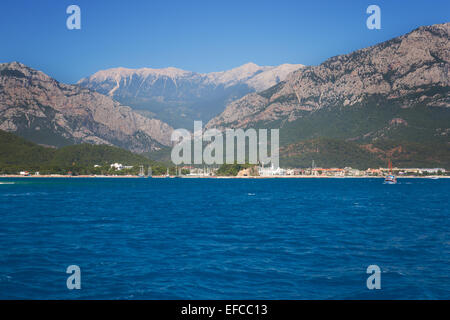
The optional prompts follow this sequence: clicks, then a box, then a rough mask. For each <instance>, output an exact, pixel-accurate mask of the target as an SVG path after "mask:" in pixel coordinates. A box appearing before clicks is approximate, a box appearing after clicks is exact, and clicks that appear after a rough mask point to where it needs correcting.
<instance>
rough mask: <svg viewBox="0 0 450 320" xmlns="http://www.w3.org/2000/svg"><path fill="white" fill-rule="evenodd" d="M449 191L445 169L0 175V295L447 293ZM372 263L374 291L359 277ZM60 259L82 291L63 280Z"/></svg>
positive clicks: (401, 295)
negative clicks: (322, 174)
mask: <svg viewBox="0 0 450 320" xmlns="http://www.w3.org/2000/svg"><path fill="white" fill-rule="evenodd" d="M449 191H450V180H449V179H439V180H430V179H400V180H399V183H398V184H397V185H384V184H383V183H382V179H126V178H124V179H107V178H106V179H101V178H96V179H89V178H87V179H83V178H68V179H65V178H55V179H51V178H30V179H27V178H25V179H0V298H2V299H422V298H423V299H449V298H450V268H449V262H450V223H449V215H450V209H449V206H450V200H449ZM372 264H375V265H378V266H379V267H380V269H381V289H380V290H368V289H367V287H366V280H367V277H368V276H369V274H367V273H366V269H367V267H368V266H369V265H372ZM69 265H78V266H79V267H80V268H81V290H68V289H67V287H66V280H67V277H68V276H69V274H66V268H67V267H68V266H69Z"/></svg>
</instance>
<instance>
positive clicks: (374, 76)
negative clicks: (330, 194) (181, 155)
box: [0, 23, 450, 168]
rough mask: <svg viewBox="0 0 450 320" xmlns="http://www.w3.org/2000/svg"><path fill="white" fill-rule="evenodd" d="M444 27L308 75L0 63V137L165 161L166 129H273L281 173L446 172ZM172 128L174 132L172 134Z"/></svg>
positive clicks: (302, 71) (447, 54) (449, 161)
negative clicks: (74, 73) (69, 71)
mask: <svg viewBox="0 0 450 320" xmlns="http://www.w3.org/2000/svg"><path fill="white" fill-rule="evenodd" d="M449 28H450V23H444V24H437V25H431V26H423V27H419V28H417V29H415V30H413V31H411V32H410V33H408V34H405V35H402V36H400V37H396V38H393V39H391V40H388V41H385V42H382V43H379V44H377V45H374V46H371V47H368V48H364V49H361V50H357V51H354V52H352V53H349V54H345V55H339V56H335V57H332V58H330V59H328V60H326V61H324V62H323V63H322V64H320V65H317V66H302V65H288V64H286V65H281V66H277V67H260V66H257V65H255V64H252V63H249V64H246V65H244V66H241V67H238V68H235V69H232V70H229V71H223V72H214V73H208V74H200V73H195V72H190V71H183V70H180V69H176V68H165V69H149V68H144V69H125V68H116V69H110V70H104V71H99V72H97V73H95V74H94V75H92V76H90V77H88V78H85V79H82V80H80V81H79V82H78V84H76V85H69V84H63V83H60V82H58V81H56V80H55V79H52V78H51V77H49V76H47V75H45V74H44V73H42V72H40V71H37V70H34V69H31V68H29V67H27V66H25V65H23V64H20V63H17V62H12V63H4V64H0V129H1V130H5V131H9V132H14V133H16V134H18V135H20V136H22V137H25V138H27V139H29V140H31V141H34V142H36V143H39V144H44V145H51V146H56V147H60V146H64V145H69V144H79V143H92V144H108V145H115V146H119V147H123V148H126V149H128V150H130V151H133V152H137V153H148V154H162V155H167V154H168V152H167V151H168V150H169V147H170V134H171V132H172V130H173V127H174V126H175V127H184V128H187V129H191V128H192V121H193V120H199V119H200V120H204V121H208V123H207V125H206V128H218V129H221V130H223V129H225V128H244V129H245V128H279V129H280V144H281V150H280V155H281V157H282V159H281V160H282V161H281V163H282V164H283V165H289V166H297V167H306V166H310V165H311V161H312V160H315V161H316V165H318V166H321V165H322V166H327V167H331V166H338V167H343V166H346V165H352V166H354V167H360V168H364V167H367V166H372V167H375V166H381V165H385V164H386V162H387V159H392V161H393V162H394V165H397V166H405V167H406V166H408V167H412V166H436V167H445V168H450V139H449V135H450V127H449V124H450V96H449V90H450V80H449V79H450V78H449V62H450V50H449V48H450V43H449ZM171 125H172V126H171Z"/></svg>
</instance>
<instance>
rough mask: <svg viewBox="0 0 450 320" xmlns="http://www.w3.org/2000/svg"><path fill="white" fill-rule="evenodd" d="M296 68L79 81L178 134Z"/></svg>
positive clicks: (118, 73)
mask: <svg viewBox="0 0 450 320" xmlns="http://www.w3.org/2000/svg"><path fill="white" fill-rule="evenodd" d="M302 67H303V65H299V64H282V65H280V66H275V67H273V66H258V65H256V64H254V63H247V64H244V65H242V66H240V67H237V68H234V69H231V70H227V71H221V72H211V73H196V72H191V71H185V70H181V69H177V68H173V67H170V68H163V69H151V68H141V69H127V68H113V69H108V70H101V71H98V72H96V73H95V74H93V75H92V76H90V77H87V78H84V79H81V80H80V81H78V85H79V86H81V87H85V88H89V89H92V90H95V91H97V92H99V93H102V94H105V95H107V96H109V97H112V98H114V99H115V100H117V101H119V102H121V103H123V104H125V105H128V106H130V107H132V108H133V109H135V110H136V111H138V112H139V113H141V114H143V115H146V116H150V117H156V118H158V119H161V120H162V121H164V122H167V123H168V124H170V125H171V126H173V127H176V128H187V129H189V128H191V127H192V125H193V121H194V120H202V121H204V122H207V121H208V120H210V119H211V118H213V117H214V116H216V115H218V114H219V113H221V112H222V111H223V110H224V108H225V106H226V105H227V104H228V103H229V102H231V101H233V100H236V99H238V98H241V97H242V96H244V95H245V94H247V93H251V92H257V91H262V90H265V89H267V88H270V87H272V86H273V85H275V84H277V83H279V82H280V81H282V80H284V79H286V77H287V75H288V74H289V73H291V72H293V71H295V70H298V69H300V68H302Z"/></svg>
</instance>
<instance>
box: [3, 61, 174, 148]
mask: <svg viewBox="0 0 450 320" xmlns="http://www.w3.org/2000/svg"><path fill="white" fill-rule="evenodd" d="M0 129H2V130H5V131H10V132H15V133H17V134H19V135H22V136H24V137H26V138H28V139H30V140H32V141H34V142H37V143H41V144H46V145H53V146H61V145H66V144H72V143H84V142H86V143H93V144H109V145H116V146H119V147H123V148H126V149H129V150H131V151H134V152H148V151H151V150H155V149H158V148H160V147H161V146H164V145H169V144H170V134H171V132H172V130H173V129H172V128H171V127H170V126H169V125H167V124H165V123H163V122H162V121H160V120H156V119H150V118H146V117H144V116H141V115H139V114H137V113H135V112H133V111H132V110H131V109H130V108H129V107H126V106H123V105H121V104H120V103H118V102H116V101H114V100H112V99H111V98H109V97H107V96H105V95H102V94H100V93H96V92H93V91H91V90H89V89H85V88H81V87H79V86H75V85H66V84H62V83H59V82H58V81H56V80H54V79H52V78H50V77H49V76H47V75H45V74H44V73H42V72H40V71H36V70H33V69H31V68H29V67H27V66H25V65H23V64H20V63H17V62H13V63H5V64H0Z"/></svg>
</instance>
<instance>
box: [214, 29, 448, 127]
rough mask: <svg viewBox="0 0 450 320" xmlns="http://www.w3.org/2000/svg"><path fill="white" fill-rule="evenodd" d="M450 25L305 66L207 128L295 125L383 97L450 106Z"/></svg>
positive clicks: (404, 104)
mask: <svg viewBox="0 0 450 320" xmlns="http://www.w3.org/2000/svg"><path fill="white" fill-rule="evenodd" d="M449 28H450V23H445V24H439V25H432V26H426V27H420V28H418V29H416V30H414V31H412V32H410V33H408V34H406V35H403V36H401V37H397V38H394V39H392V40H389V41H386V42H383V43H380V44H378V45H375V46H372V47H369V48H365V49H361V50H358V51H355V52H353V53H350V54H346V55H340V56H336V57H332V58H330V59H328V60H327V61H325V62H324V63H322V64H321V65H319V66H312V67H305V68H302V69H299V70H297V71H295V72H293V73H291V74H290V75H289V76H287V79H286V80H285V81H283V82H280V83H279V84H277V85H275V86H274V87H271V88H269V89H267V90H265V91H262V92H259V93H253V94H249V95H246V96H244V97H243V98H241V99H239V100H237V101H234V102H232V103H230V104H229V105H228V106H227V108H226V109H225V111H224V112H223V113H222V114H220V115H219V116H217V117H215V118H214V119H212V120H211V121H210V122H209V123H208V124H207V128H212V127H215V128H219V129H220V128H222V129H223V128H226V127H233V128H238V127H248V126H251V125H254V124H256V123H258V122H261V121H263V122H270V121H277V120H282V122H283V123H289V122H292V121H295V120H297V119H298V118H300V117H304V116H305V114H308V113H314V112H315V111H317V110H320V109H323V108H352V107H353V106H356V105H361V104H365V103H367V101H368V100H370V99H373V98H381V99H383V101H386V102H387V103H389V101H394V100H395V102H396V104H400V105H401V106H402V108H409V107H411V106H413V105H417V104H419V103H422V104H424V105H426V106H428V107H446V108H448V107H449V106H450V98H449V94H448V93H449V86H450V80H449V79H450V78H449V61H450V50H449V49H450V43H449Z"/></svg>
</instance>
